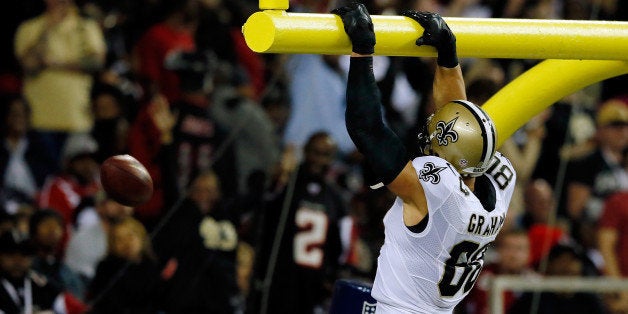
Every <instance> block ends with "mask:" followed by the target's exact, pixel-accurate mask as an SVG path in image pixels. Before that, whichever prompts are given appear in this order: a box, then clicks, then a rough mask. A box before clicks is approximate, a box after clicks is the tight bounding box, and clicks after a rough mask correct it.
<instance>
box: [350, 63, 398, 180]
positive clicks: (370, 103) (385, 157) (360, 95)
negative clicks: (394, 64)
mask: <svg viewBox="0 0 628 314" xmlns="http://www.w3.org/2000/svg"><path fill="white" fill-rule="evenodd" d="M345 120H346V123H347V131H348V132H349V136H351V139H352V140H353V142H354V143H355V145H356V146H357V148H358V150H359V151H360V153H362V154H363V155H364V156H365V157H366V160H367V162H368V164H369V166H370V167H371V168H372V170H373V172H374V173H375V175H376V176H377V177H378V178H379V179H380V180H381V183H383V184H385V185H387V184H389V183H390V182H392V181H393V180H394V179H395V178H396V177H397V175H399V173H400V172H401V170H403V167H405V165H406V164H407V163H408V158H407V157H406V149H405V147H404V145H403V142H402V141H401V139H400V138H399V137H397V135H396V134H395V133H394V132H393V131H392V130H391V129H390V128H389V127H388V126H387V125H386V124H385V123H384V121H383V115H382V108H381V96H380V92H379V89H378V88H377V83H376V82H375V77H374V75H373V58H372V57H361V58H351V65H350V67H349V81H348V84H347V110H346V112H345Z"/></svg>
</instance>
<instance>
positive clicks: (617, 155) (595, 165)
mask: <svg viewBox="0 0 628 314" xmlns="http://www.w3.org/2000/svg"><path fill="white" fill-rule="evenodd" d="M596 122H597V133H596V136H595V139H596V143H597V145H596V147H595V149H594V151H593V152H591V153H590V154H588V155H586V156H584V157H581V158H579V159H576V160H573V161H571V162H570V164H569V166H568V169H567V171H568V173H569V176H568V178H567V186H566V187H567V190H566V197H567V200H566V209H567V213H568V215H569V217H570V218H571V219H573V220H575V221H579V220H584V221H591V222H596V221H597V220H598V218H599V217H600V214H601V211H602V205H603V201H604V198H606V197H608V196H609V195H611V194H612V193H614V192H617V191H620V190H625V189H628V173H627V172H626V170H625V169H624V168H623V167H622V164H623V151H624V149H626V147H628V105H627V104H625V103H623V102H622V101H619V100H609V101H606V102H605V103H603V104H602V105H601V107H600V108H599V110H598V112H597V117H596Z"/></svg>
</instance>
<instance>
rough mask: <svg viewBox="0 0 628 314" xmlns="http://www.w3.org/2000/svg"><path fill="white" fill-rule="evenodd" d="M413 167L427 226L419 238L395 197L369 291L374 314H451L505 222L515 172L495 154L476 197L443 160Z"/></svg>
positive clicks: (418, 162)
mask: <svg viewBox="0 0 628 314" xmlns="http://www.w3.org/2000/svg"><path fill="white" fill-rule="evenodd" d="M412 165H413V167H414V169H415V170H416V173H417V176H418V177H419V181H420V182H421V185H422V186H423V189H424V190H425V196H426V198H427V207H428V212H429V216H428V218H427V219H428V221H427V225H426V227H425V229H423V230H422V231H420V232H418V233H417V232H413V231H411V230H409V229H408V227H406V225H405V224H404V222H403V202H402V200H401V199H400V198H397V199H396V200H395V203H394V204H393V206H392V207H391V208H390V210H389V211H388V212H387V213H386V216H385V217H384V226H385V235H386V239H385V242H384V245H383V246H382V248H381V251H380V255H379V258H378V260H377V274H376V276H375V282H374V284H373V291H372V293H371V294H372V296H373V297H374V298H375V299H376V300H377V301H378V303H377V312H376V313H430V314H433V313H451V312H452V311H453V309H454V307H455V306H456V304H458V303H459V302H460V301H461V300H462V299H463V298H464V297H465V296H466V295H467V293H468V292H469V290H471V288H472V287H473V284H474V283H475V280H476V279H477V278H478V275H479V273H480V271H481V270H482V266H483V264H484V260H483V259H484V253H485V252H486V250H487V248H488V246H489V245H490V244H491V243H492V242H493V241H494V240H495V237H496V236H497V233H498V232H499V230H500V229H501V227H502V226H503V224H504V220H505V218H506V212H507V210H508V204H509V203H510V198H511V196H512V193H513V189H514V186H515V180H516V175H515V172H514V170H513V167H512V165H511V163H510V161H508V159H506V158H505V157H504V156H503V155H501V154H500V153H496V154H495V157H493V159H492V161H491V165H490V167H489V168H488V170H487V171H486V173H485V175H484V176H482V177H478V178H476V183H475V191H476V194H478V195H481V196H480V197H478V196H476V195H475V194H474V193H473V192H471V191H470V189H469V188H468V187H467V186H466V185H465V184H464V183H463V181H462V177H461V176H460V174H459V173H458V172H457V171H456V169H455V168H454V167H453V166H452V165H451V164H449V163H448V162H447V161H445V160H444V159H442V158H439V157H435V156H424V157H418V158H416V159H414V160H413V161H412ZM480 199H482V201H481V200H480Z"/></svg>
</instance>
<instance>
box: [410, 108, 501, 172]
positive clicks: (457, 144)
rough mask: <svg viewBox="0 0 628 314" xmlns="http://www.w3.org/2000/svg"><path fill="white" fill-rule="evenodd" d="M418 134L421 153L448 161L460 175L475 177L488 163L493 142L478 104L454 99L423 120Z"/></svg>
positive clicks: (491, 130)
mask: <svg viewBox="0 0 628 314" xmlns="http://www.w3.org/2000/svg"><path fill="white" fill-rule="evenodd" d="M426 124H427V126H426V130H425V131H424V132H423V133H422V134H420V135H419V142H420V145H421V152H422V153H423V154H425V155H433V156H438V157H441V158H443V159H445V160H447V161H448V162H450V163H451V164H452V165H453V166H454V167H455V168H456V170H458V172H459V173H460V174H461V175H463V176H468V177H477V176H480V175H482V174H483V173H484V172H485V171H486V169H487V168H488V166H489V163H490V161H491V159H492V158H493V155H495V145H496V143H497V133H496V131H495V125H494V124H493V120H491V118H490V117H489V116H488V115H487V114H486V112H484V110H482V109H481V108H480V107H479V106H476V105H475V104H473V103H471V102H469V101H466V100H455V101H452V102H449V103H447V104H445V105H444V106H443V107H442V108H441V109H440V110H438V111H437V112H436V113H434V114H433V115H431V116H430V117H429V118H428V120H427V123H426Z"/></svg>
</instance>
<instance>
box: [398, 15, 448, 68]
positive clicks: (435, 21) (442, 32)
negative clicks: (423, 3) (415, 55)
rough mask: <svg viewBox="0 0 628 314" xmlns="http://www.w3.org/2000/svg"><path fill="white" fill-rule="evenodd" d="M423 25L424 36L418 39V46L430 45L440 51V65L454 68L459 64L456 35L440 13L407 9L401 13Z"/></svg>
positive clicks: (438, 60)
mask: <svg viewBox="0 0 628 314" xmlns="http://www.w3.org/2000/svg"><path fill="white" fill-rule="evenodd" d="M401 15H403V16H407V17H409V18H411V19H413V20H415V21H417V22H418V23H419V24H421V27H423V29H424V31H423V36H421V37H419V39H417V40H416V45H417V46H422V45H429V46H433V47H434V48H436V51H438V59H437V62H438V65H440V66H443V67H447V68H454V67H456V66H457V65H458V55H457V53H456V36H455V35H454V34H453V33H452V32H451V30H450V29H449V26H447V23H445V20H443V18H442V17H441V16H440V14H438V13H430V12H417V11H405V12H403V13H401Z"/></svg>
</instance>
